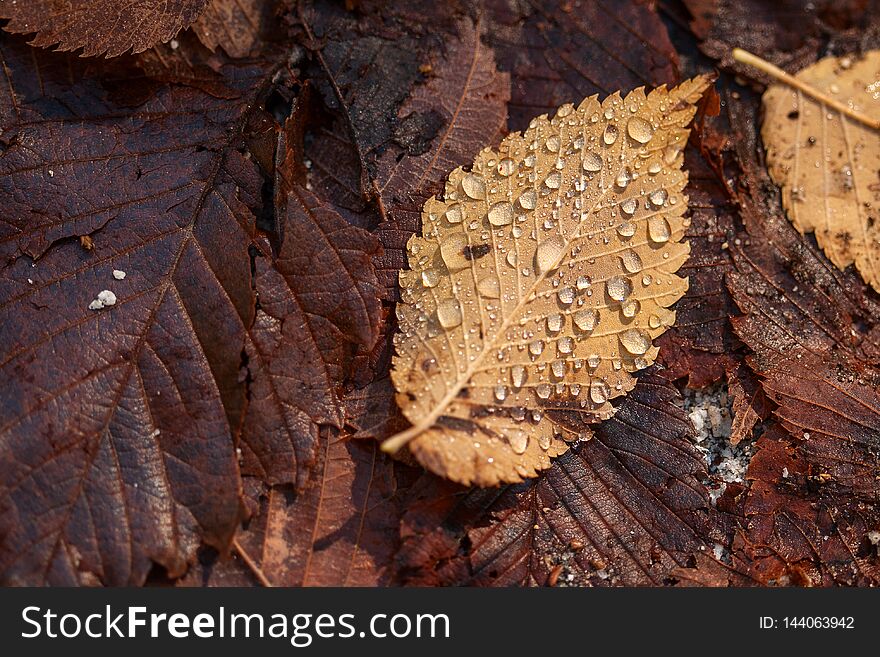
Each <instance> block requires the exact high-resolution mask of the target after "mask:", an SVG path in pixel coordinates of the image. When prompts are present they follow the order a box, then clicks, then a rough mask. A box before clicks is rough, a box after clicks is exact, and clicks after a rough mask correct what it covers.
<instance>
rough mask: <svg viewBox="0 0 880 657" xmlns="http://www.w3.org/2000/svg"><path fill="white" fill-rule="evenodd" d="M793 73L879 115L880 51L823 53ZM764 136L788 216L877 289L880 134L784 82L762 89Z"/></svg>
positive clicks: (879, 117)
mask: <svg viewBox="0 0 880 657" xmlns="http://www.w3.org/2000/svg"><path fill="white" fill-rule="evenodd" d="M795 78H797V79H798V80H801V81H802V82H804V83H806V84H808V85H810V86H811V87H813V88H814V89H817V90H819V91H820V92H822V93H824V94H827V95H828V96H830V97H831V98H833V99H835V100H837V101H839V102H842V103H844V104H849V105H850V106H852V107H855V108H857V109H858V110H859V111H861V112H862V113H863V114H864V115H866V116H868V117H871V118H873V119H874V120H877V121H880V84H878V83H877V81H878V79H880V50H872V51H870V52H868V53H865V55H864V57H862V58H858V59H854V58H852V57H841V58H836V57H826V58H825V59H822V60H820V61H819V62H817V63H816V64H814V65H812V66H809V67H807V68H805V69H804V70H802V71H800V72H799V73H798V74H797V75H796V76H795ZM763 104H764V122H763V125H762V128H761V137H762V138H763V141H764V147H765V149H766V150H767V164H768V166H769V168H770V174H771V175H772V176H773V180H774V181H775V182H776V183H777V184H778V185H780V186H781V187H782V202H783V205H784V206H785V210H786V212H787V213H788V217H789V219H791V221H792V222H793V223H794V225H795V227H796V228H797V229H798V230H799V231H801V232H802V233H804V232H813V233H815V235H816V240H817V241H818V242H819V246H821V247H822V250H823V251H825V255H827V256H828V258H829V260H831V262H833V263H834V264H835V265H837V266H838V267H840V268H841V269H843V268H844V267H847V266H848V265H850V264H852V263H855V265H856V268H857V269H858V271H859V273H861V274H862V277H863V278H864V279H865V280H866V281H867V282H868V283H869V284H870V285H871V286H873V287H874V289H875V290H880V222H878V220H880V133H878V130H877V129H876V128H871V127H868V126H866V125H864V124H863V123H860V122H859V121H856V120H854V119H853V118H851V117H849V116H846V115H845V114H843V113H842V112H840V111H837V110H836V109H835V108H833V107H831V106H829V105H827V104H825V103H822V102H820V101H818V100H816V99H815V98H812V97H811V96H810V95H808V94H806V93H804V92H803V91H801V90H798V89H793V88H792V87H790V86H788V85H785V84H776V85H773V86H771V87H770V88H769V89H768V90H767V91H766V92H765V94H764V98H763Z"/></svg>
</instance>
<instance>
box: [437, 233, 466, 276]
mask: <svg viewBox="0 0 880 657" xmlns="http://www.w3.org/2000/svg"><path fill="white" fill-rule="evenodd" d="M467 245H468V240H467V236H466V235H463V234H461V233H453V234H452V235H450V236H449V237H447V238H445V239H444V240H443V241H442V242H440V256H441V257H442V258H443V262H445V263H446V266H447V267H449V270H450V271H458V270H459V269H464V268H465V267H469V266H470V264H471V263H470V260H468V259H467V258H465V257H464V249H465V247H466V246H467Z"/></svg>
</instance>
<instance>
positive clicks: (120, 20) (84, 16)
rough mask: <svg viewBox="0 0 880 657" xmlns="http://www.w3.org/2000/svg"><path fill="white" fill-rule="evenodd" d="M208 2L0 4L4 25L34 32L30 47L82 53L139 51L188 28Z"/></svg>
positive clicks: (40, 0) (30, 0) (32, 0)
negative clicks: (4, 20) (49, 47)
mask: <svg viewBox="0 0 880 657" xmlns="http://www.w3.org/2000/svg"><path fill="white" fill-rule="evenodd" d="M209 2H211V0H21V2H4V3H3V5H2V6H0V18H7V19H10V21H9V23H8V24H7V25H6V26H5V27H4V28H3V29H5V30H6V31H7V32H13V33H15V34H33V33H36V36H35V37H34V38H33V40H32V41H31V42H30V43H31V44H32V45H35V46H54V45H57V47H58V50H79V49H80V48H81V49H82V54H83V56H86V57H89V56H94V55H106V56H107V57H116V56H118V55H121V54H123V53H124V52H126V51H127V50H132V51H133V52H136V53H137V52H141V51H144V50H146V49H147V48H150V47H152V46H154V45H155V44H157V43H162V42H165V41H168V40H169V39H171V38H172V37H173V36H174V35H176V34H177V33H178V32H179V31H180V30H181V29H183V28H185V27H189V25H191V24H192V23H193V22H194V21H195V20H196V19H197V18H198V17H199V14H201V13H202V11H204V9H205V7H207V6H208V3H209Z"/></svg>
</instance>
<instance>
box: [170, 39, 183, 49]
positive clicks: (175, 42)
mask: <svg viewBox="0 0 880 657" xmlns="http://www.w3.org/2000/svg"><path fill="white" fill-rule="evenodd" d="M168 45H170V46H171V50H177V49H178V48H179V47H180V42H179V41H178V40H177V39H171V43H169V44H168Z"/></svg>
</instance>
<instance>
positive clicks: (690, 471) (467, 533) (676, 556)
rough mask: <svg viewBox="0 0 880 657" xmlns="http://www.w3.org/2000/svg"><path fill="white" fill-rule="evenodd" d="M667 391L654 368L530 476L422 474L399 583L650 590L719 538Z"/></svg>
mask: <svg viewBox="0 0 880 657" xmlns="http://www.w3.org/2000/svg"><path fill="white" fill-rule="evenodd" d="M677 398H678V393H677V392H676V390H675V388H674V387H673V386H672V385H671V384H670V383H669V382H667V381H665V380H664V379H663V378H662V377H660V376H657V375H656V374H655V373H653V372H651V371H650V370H649V371H648V372H645V373H643V374H641V375H640V376H639V385H638V387H636V389H635V390H633V391H632V393H631V394H630V395H628V396H627V397H626V398H625V399H624V400H623V402H622V403H621V406H620V410H619V412H618V413H617V414H616V415H615V416H614V417H613V418H611V419H609V420H608V421H607V422H603V423H602V424H601V425H600V426H598V427H597V428H596V432H595V433H596V436H595V438H594V439H593V440H591V441H589V442H588V443H585V444H582V445H580V446H579V447H576V448H575V449H573V450H571V451H570V452H569V453H567V454H565V455H564V456H562V457H561V458H559V459H557V460H556V461H555V462H554V463H553V465H552V467H551V468H550V469H549V470H547V472H545V473H544V474H543V475H542V476H541V477H540V478H539V479H535V480H533V481H530V482H527V483H524V484H520V485H517V486H507V487H505V488H502V489H500V490H496V489H476V490H471V491H465V490H462V489H461V488H460V487H458V486H455V487H453V486H452V485H451V484H449V483H448V482H442V483H438V481H439V480H438V479H437V478H436V477H427V476H426V477H425V478H424V479H422V480H420V481H419V482H417V484H416V485H415V486H413V489H412V491H411V493H410V497H412V498H413V500H412V501H411V502H410V503H409V504H408V505H407V513H406V515H404V517H403V521H402V523H401V548H400V551H399V552H398V556H397V562H398V564H399V568H400V573H399V577H400V578H401V579H402V580H403V582H405V583H407V584H415V585H419V586H425V585H433V586H437V585H441V586H446V585H462V584H466V585H475V584H476V585H481V586H514V585H517V586H536V585H537V586H543V585H546V584H548V583H552V582H551V581H549V580H550V574H551V572H552V571H553V569H554V568H555V567H558V566H561V567H562V568H563V571H562V577H561V578H559V582H561V583H565V584H568V585H574V586H584V585H592V586H612V585H625V586H659V585H661V584H665V583H670V582H669V581H668V578H669V576H670V574H671V573H672V572H674V571H676V570H678V569H679V568H682V569H686V566H687V565H688V564H689V561H690V557H689V555H691V554H700V553H702V552H704V551H708V548H709V547H711V544H712V543H713V542H714V541H718V540H723V539H722V538H721V536H722V534H723V533H724V532H725V531H726V530H725V529H724V528H723V519H722V517H721V514H720V513H718V512H717V511H716V510H715V509H714V508H712V506H711V503H710V501H709V498H708V494H707V492H706V488H705V486H704V485H703V483H702V482H704V481H705V480H706V478H707V477H708V472H707V469H706V462H705V461H704V460H703V458H702V457H701V455H700V453H699V452H698V451H697V449H696V448H695V447H694V444H693V440H692V436H693V425H691V423H690V422H689V421H688V418H687V415H686V413H685V412H684V410H682V409H681V408H679V407H677V406H675V405H674V403H673V401H674V400H675V399H677Z"/></svg>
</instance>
